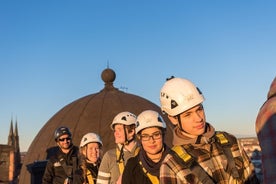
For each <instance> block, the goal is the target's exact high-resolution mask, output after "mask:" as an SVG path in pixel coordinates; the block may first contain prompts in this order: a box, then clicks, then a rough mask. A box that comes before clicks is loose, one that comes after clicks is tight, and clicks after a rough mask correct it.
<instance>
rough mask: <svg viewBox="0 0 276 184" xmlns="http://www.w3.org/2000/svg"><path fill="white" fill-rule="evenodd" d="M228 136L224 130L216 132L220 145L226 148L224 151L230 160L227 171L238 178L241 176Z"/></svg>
mask: <svg viewBox="0 0 276 184" xmlns="http://www.w3.org/2000/svg"><path fill="white" fill-rule="evenodd" d="M226 136H227V135H226V134H225V133H223V132H216V138H217V142H219V143H220V145H221V146H222V149H223V150H224V153H225V155H226V157H227V160H228V165H227V168H226V171H227V172H228V173H230V174H231V175H232V176H233V177H234V178H236V179H237V178H240V175H239V172H238V169H237V167H236V164H235V160H234V157H233V154H232V151H231V142H230V141H229V139H228V138H226Z"/></svg>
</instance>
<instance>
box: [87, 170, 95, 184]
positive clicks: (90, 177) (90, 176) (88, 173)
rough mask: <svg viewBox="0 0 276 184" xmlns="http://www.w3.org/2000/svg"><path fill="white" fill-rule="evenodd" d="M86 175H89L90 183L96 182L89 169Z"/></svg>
mask: <svg viewBox="0 0 276 184" xmlns="http://www.w3.org/2000/svg"><path fill="white" fill-rule="evenodd" d="M86 177H87V180H88V183H89V184H94V180H93V176H92V174H91V172H90V171H89V170H88V169H87V171H86Z"/></svg>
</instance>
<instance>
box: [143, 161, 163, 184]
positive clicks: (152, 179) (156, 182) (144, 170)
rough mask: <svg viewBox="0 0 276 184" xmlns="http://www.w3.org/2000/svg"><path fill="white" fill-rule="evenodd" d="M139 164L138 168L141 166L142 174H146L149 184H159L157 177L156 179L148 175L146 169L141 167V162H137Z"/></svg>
mask: <svg viewBox="0 0 276 184" xmlns="http://www.w3.org/2000/svg"><path fill="white" fill-rule="evenodd" d="M139 164H140V166H141V168H142V170H143V172H144V173H145V174H146V176H147V177H148V178H149V179H150V181H151V183H154V184H159V183H160V182H159V179H158V177H157V176H154V175H152V174H150V173H149V172H148V171H147V169H146V168H145V167H144V166H143V165H142V162H141V161H139Z"/></svg>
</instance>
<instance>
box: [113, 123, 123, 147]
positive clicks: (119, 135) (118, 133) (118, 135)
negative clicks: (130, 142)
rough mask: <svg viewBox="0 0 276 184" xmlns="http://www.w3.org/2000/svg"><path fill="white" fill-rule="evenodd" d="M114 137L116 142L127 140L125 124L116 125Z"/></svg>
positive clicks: (121, 142) (120, 142)
mask: <svg viewBox="0 0 276 184" xmlns="http://www.w3.org/2000/svg"><path fill="white" fill-rule="evenodd" d="M114 138H115V143H116V144H123V143H124V142H125V132H124V125H122V124H116V125H114Z"/></svg>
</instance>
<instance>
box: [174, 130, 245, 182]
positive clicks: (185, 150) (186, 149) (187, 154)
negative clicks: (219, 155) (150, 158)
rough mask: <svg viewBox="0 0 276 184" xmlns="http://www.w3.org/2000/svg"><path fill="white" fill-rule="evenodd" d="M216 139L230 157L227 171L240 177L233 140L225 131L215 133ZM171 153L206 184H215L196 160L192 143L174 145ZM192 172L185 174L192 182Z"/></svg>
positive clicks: (228, 157) (235, 176) (236, 177)
mask: <svg viewBox="0 0 276 184" xmlns="http://www.w3.org/2000/svg"><path fill="white" fill-rule="evenodd" d="M215 141H216V142H218V143H219V145H220V146H221V148H222V150H223V152H224V154H225V155H226V157H227V159H228V167H227V169H226V172H228V173H230V174H231V176H233V177H234V178H235V179H238V178H239V177H240V175H239V172H238V169H237V168H236V165H235V160H234V158H233V155H232V152H231V146H232V145H233V142H232V141H230V139H229V138H228V136H227V133H225V132H216V134H215ZM171 155H172V156H173V157H174V159H175V160H176V161H177V162H178V163H180V164H181V165H182V166H183V167H184V168H185V169H190V170H191V172H192V173H193V174H195V175H196V176H197V177H198V179H199V180H200V181H201V183H204V184H213V183H216V182H215V181H214V180H213V178H212V177H211V176H210V175H209V174H208V173H207V172H206V171H205V170H204V169H203V168H202V167H201V166H200V165H199V163H198V162H197V161H196V159H195V158H196V157H195V156H193V154H192V149H191V148H190V145H183V146H174V147H173V148H172V149H171ZM190 175H191V174H189V175H187V176H185V178H186V180H187V181H188V182H192V178H193V177H190Z"/></svg>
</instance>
